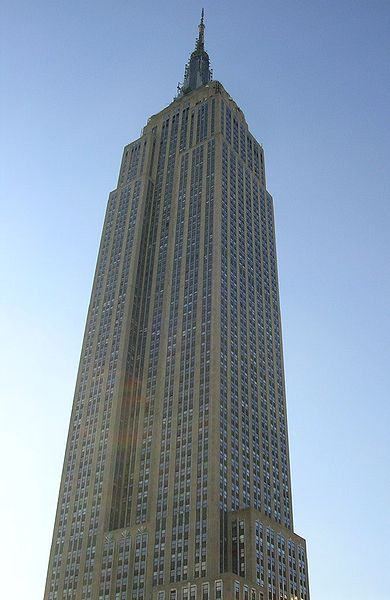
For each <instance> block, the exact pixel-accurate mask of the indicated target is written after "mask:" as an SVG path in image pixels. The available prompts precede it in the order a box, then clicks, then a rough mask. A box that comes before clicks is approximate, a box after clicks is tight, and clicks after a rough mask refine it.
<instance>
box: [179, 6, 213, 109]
mask: <svg viewBox="0 0 390 600" xmlns="http://www.w3.org/2000/svg"><path fill="white" fill-rule="evenodd" d="M204 30H205V24H204V9H203V8H202V14H201V18H200V23H199V35H198V37H197V38H196V43H195V50H194V51H193V52H192V54H191V56H190V60H189V61H188V63H187V64H186V67H185V70H184V82H183V85H180V84H179V86H178V91H179V94H178V97H181V96H183V95H184V94H188V93H189V92H192V91H193V90H196V89H197V88H199V87H202V86H203V85H206V84H207V83H208V82H209V81H211V79H212V72H211V69H210V59H209V55H208V54H207V52H206V50H205V49H204Z"/></svg>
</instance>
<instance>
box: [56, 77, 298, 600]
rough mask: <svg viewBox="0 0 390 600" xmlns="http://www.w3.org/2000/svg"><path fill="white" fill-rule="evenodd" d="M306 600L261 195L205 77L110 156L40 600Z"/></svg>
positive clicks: (236, 130) (269, 226) (252, 158)
mask: <svg viewBox="0 0 390 600" xmlns="http://www.w3.org/2000/svg"><path fill="white" fill-rule="evenodd" d="M195 598H196V599H197V600H214V599H215V600H218V599H222V598H223V599H225V600H226V599H234V600H263V599H264V600H276V599H277V600H281V599H283V600H284V599H288V600H292V599H294V600H295V599H297V598H298V599H300V600H309V589H308V576H307V563H306V549H305V541H304V540H303V539H302V538H301V537H299V536H297V535H296V534H294V532H293V521H292V506H291V486H290V468H289V457H288V439H287V422H286V402H285V390H284V375H283V358H282V341H281V324H280V309H279V296H278V282H277V265H276V251H275V235H274V217H273V205H272V198H271V196H270V195H269V194H268V192H267V190H266V182H265V170H264V157H263V149H262V147H261V146H260V145H259V144H258V143H257V142H256V140H255V139H254V137H253V136H252V135H251V134H250V133H249V131H248V127H247V124H246V121H245V118H244V115H243V113H242V112H241V110H240V109H239V108H238V107H237V105H236V104H235V102H234V101H233V100H232V99H231V98H230V96H229V95H228V94H227V92H226V91H225V90H224V88H223V87H222V85H221V84H220V83H218V82H216V81H214V82H210V83H208V84H207V85H204V86H202V87H199V88H197V89H195V90H194V91H190V93H187V94H182V95H181V96H179V97H178V98H177V99H176V100H175V101H174V102H172V104H170V105H169V106H168V107H167V108H166V109H164V110H163V111H161V112H160V113H159V114H157V115H155V116H153V117H151V118H150V119H149V121H148V123H147V125H146V127H145V128H144V131H143V134H142V136H141V138H140V139H139V140H137V141H135V142H133V143H131V144H129V145H128V146H127V147H126V148H125V151H124V154H123V160H122V165H121V169H120V175H119V181H118V187H117V189H116V190H115V191H113V192H112V193H111V194H110V197H109V202H108V208H107V213H106V217H105V223H104V228H103V234H102V240H101V246H100V251H99V256H98V262H97V268H96V274H95V280H94V284H93V290H92V297H91V303H90V307H89V312H88V318H87V325H86V332H85V337H84V342H83V347H82V353H81V361H80V369H79V374H78V379H77V385H76V392H75V399H74V405H73V411H72V416H71V423H70V429H69V437H68V442H67V448H66V455H65V463H64V470H63V475H62V481H61V488H60V495H59V503H58V510H57V516H56V522H55V530H54V538H53V545H52V549H51V555H50V563H49V571H48V579H47V586H46V591H45V600H63V599H64V600H65V599H74V600H97V599H99V600H128V599H131V600H195Z"/></svg>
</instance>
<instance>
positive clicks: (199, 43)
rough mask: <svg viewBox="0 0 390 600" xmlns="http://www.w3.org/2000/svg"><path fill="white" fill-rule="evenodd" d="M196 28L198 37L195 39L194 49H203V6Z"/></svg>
mask: <svg viewBox="0 0 390 600" xmlns="http://www.w3.org/2000/svg"><path fill="white" fill-rule="evenodd" d="M198 29H199V36H198V39H197V40H196V49H197V50H198V51H204V30H205V26H204V8H202V16H201V18H200V23H199V26H198Z"/></svg>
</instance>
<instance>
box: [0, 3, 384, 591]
mask: <svg viewBox="0 0 390 600" xmlns="http://www.w3.org/2000/svg"><path fill="white" fill-rule="evenodd" d="M203 4H204V6H205V9H206V27H207V28H206V41H207V44H206V46H207V49H208V51H209V54H210V57H211V61H212V66H213V68H214V75H215V78H216V79H218V80H220V81H222V83H223V84H224V86H225V87H226V89H227V90H228V91H229V92H230V94H231V95H232V96H233V97H234V99H235V100H236V101H237V103H238V104H239V106H240V107H241V108H242V109H243V111H244V113H245V115H246V118H247V121H248V123H249V126H250V128H251V131H252V132H253V134H254V135H255V136H256V138H257V139H258V140H259V141H261V142H262V143H263V145H264V148H265V153H266V161H267V181H268V188H269V190H270V191H271V193H272V194H273V196H274V200H275V209H276V225H277V240H278V257H279V275H280V287H281V299H282V313H283V314H282V317H283V331H284V347H285V368H286V379H287V393H288V398H287V399H288V411H289V429H290V445H291V460H292V475H293V490H294V507H295V529H296V531H297V532H298V533H299V534H301V535H303V536H304V537H306V538H307V541H308V551H309V570H310V579H311V592H312V599H313V600H328V599H329V598H332V600H368V599H371V598H372V599H373V600H374V599H375V600H389V598H390V592H389V586H388V583H387V578H388V573H389V559H388V556H389V551H388V544H389V536H390V531H389V529H390V527H389V504H390V500H389V471H390V465H389V422H390V415H389V314H390V311H389V292H390V277H389V262H390V261H389V230H390V223H389V221H390V218H389V216H390V215H389V213H390V210H389V204H390V192H389V190H390V175H389V162H390V161H389V159H390V143H389V139H390V135H389V134H390V119H389V106H390V82H389V79H390V77H389V56H390V34H389V32H390V2H389V0H383V1H382V0H289V1H288V0H284V1H280V0H273V1H272V2H269V1H265V0H252V1H250V0H242V1H241V2H240V3H239V2H232V1H231V0H224V1H222V0H213V1H212V0H204V2H203ZM201 6H202V3H201V2H194V1H191V2H189V1H183V0H181V1H178V0H176V1H174V0H166V1H165V2H161V0H160V1H157V0H153V1H145V2H131V1H130V0H127V1H124V0H112V1H110V2H103V1H102V0H93V1H92V0H89V1H88V0H84V1H80V0H61V1H59V0H50V1H49V0H35V1H34V2H31V1H30V0H28V1H27V0H12V1H10V0H3V8H2V15H1V32H0V37H1V44H2V58H1V61H2V69H1V71H2V84H1V114H2V116H1V119H2V123H1V130H2V146H1V165H2V172H1V173H2V180H1V199H2V203H3V206H2V210H1V215H2V229H1V236H0V237H1V239H0V260H1V269H2V274H1V284H2V292H1V295H0V303H1V332H2V338H3V342H2V344H1V352H2V357H1V360H0V368H1V371H2V374H1V382H2V384H1V392H2V393H1V396H2V408H1V425H0V428H1V431H0V440H1V450H0V451H1V459H2V474H1V482H2V493H1V498H0V502H1V517H2V521H3V523H2V525H1V530H2V544H1V546H2V548H1V552H4V553H5V561H6V562H7V568H6V569H4V563H2V566H3V572H4V573H6V577H3V581H2V591H1V596H2V598H6V599H8V598H12V599H13V600H40V599H41V597H42V594H43V586H44V580H45V574H46V567H47V559H48V552H49V546H50V542H51V534H52V526H53V520H54V514H55V507H56V501H57V493H58V485H59V479H60V471H61V465H62V460H63V453H64V447H65V440H66V434H67V428H68V420H69V415H70V409H71V401H72V394H73V387H74V382H75V377H76V369H77V364H78V357H79V351H80V346H81V339H82V333H83V328H84V320H85V315H86V310H87V304H88V300H89V293H90V288H91V282H92V276H93V271H94V266H95V260H96V254H97V248H98V242H99V237H100V231H101V225H102V220H103V215H104V210H105V204H106V201H107V195H108V192H109V191H110V190H111V189H113V188H114V187H115V185H116V178H117V173H118V169H119V163H120V158H121V152H122V148H123V146H124V145H125V144H126V143H128V142H129V141H131V140H133V139H135V138H136V137H138V135H139V132H140V130H141V128H142V126H143V125H144V124H145V122H146V120H147V118H148V117H149V116H150V115H151V114H154V113H156V112H158V111H159V110H161V109H162V108H163V107H164V106H166V105H167V104H168V103H169V102H170V101H171V99H172V97H173V95H174V93H175V89H176V84H177V82H178V81H179V80H181V79H182V76H183V68H184V63H185V62H186V60H187V58H188V55H189V52H190V50H191V49H192V46H193V43H194V40H195V35H196V28H197V23H198V20H199V13H200V9H201ZM26 557H27V558H26Z"/></svg>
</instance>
